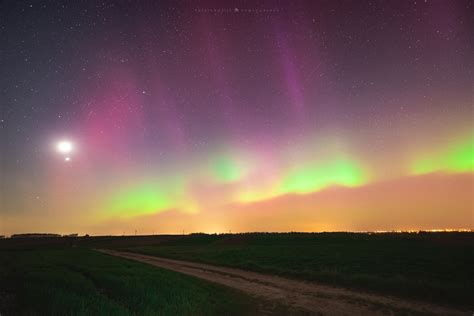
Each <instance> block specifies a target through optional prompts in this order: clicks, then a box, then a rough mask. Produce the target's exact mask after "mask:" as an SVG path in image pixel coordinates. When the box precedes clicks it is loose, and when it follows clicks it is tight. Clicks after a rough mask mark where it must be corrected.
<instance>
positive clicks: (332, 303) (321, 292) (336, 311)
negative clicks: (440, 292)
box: [96, 249, 472, 316]
mask: <svg viewBox="0 0 474 316" xmlns="http://www.w3.org/2000/svg"><path fill="white" fill-rule="evenodd" d="M96 250H97V251H99V252H102V253H105V254H109V255H113V256H117V257H122V258H126V259H130V260H135V261H140V262H144V263H147V264H150V265H153V266H156V267H160V268H164V269H168V270H172V271H176V272H180V273H183V274H187V275H191V276H194V277H197V278H200V279H203V280H206V281H210V282H214V283H218V284H222V285H225V286H228V287H231V288H234V289H237V290H240V291H243V292H245V293H247V294H250V295H252V296H254V297H260V298H263V299H265V300H269V301H275V302H277V303H278V304H282V305H286V306H288V307H289V308H291V309H293V310H294V311H295V313H296V311H305V312H307V313H309V314H315V315H396V314H404V315H407V314H408V315H409V314H420V313H422V314H431V315H453V316H454V315H472V312H469V311H461V310H456V309H452V308H447V307H442V306H437V305H434V304H429V303H424V302H416V301H409V300H404V299H400V298H396V297H392V296H384V295H377V294H371V293H363V292H357V291H353V290H348V289H343V288H337V287H332V286H327V285H321V284H317V283H314V282H305V281H299V280H291V279H286V278H282V277H278V276H274V275H266V274H261V273H256V272H250V271H245V270H240V269H235V268H227V267H220V266H214V265H210V264H203V263H196V262H189V261H181V260H173V259H167V258H161V257H153V256H147V255H142V254H136V253H130V252H124V251H116V250H108V249H107V250H106V249H96Z"/></svg>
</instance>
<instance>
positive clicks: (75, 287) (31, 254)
mask: <svg viewBox="0 0 474 316" xmlns="http://www.w3.org/2000/svg"><path fill="white" fill-rule="evenodd" d="M257 308H258V306H257V302H256V301H255V300H253V299H251V298H250V297H248V296H245V295H243V294H242V293H240V292H237V291H234V290H232V289H229V288H226V287H223V286H219V285H215V284H212V283H208V282H204V281H201V280H198V279H195V278H192V277H188V276H185V275H182V274H179V273H176V272H172V271H168V270H164V269H159V268H156V267H152V266H149V265H147V264H143V263H139V262H133V261H129V260H126V259H121V258H115V257H112V256H108V255H105V254H102V253H98V252H95V251H93V250H89V249H80V248H75V249H42V250H16V251H14V250H10V251H2V252H0V314H1V315H250V314H253V313H254V312H255V311H257Z"/></svg>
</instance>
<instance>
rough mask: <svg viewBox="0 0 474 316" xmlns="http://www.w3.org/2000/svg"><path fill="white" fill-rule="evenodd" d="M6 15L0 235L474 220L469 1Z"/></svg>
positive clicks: (382, 226)
mask: <svg viewBox="0 0 474 316" xmlns="http://www.w3.org/2000/svg"><path fill="white" fill-rule="evenodd" d="M0 12H1V13H0V15H1V19H0V21H1V22H0V23H1V30H0V32H1V34H2V50H1V52H0V54H1V59H2V63H3V64H4V66H3V71H2V74H3V75H2V78H1V83H2V84H1V87H2V95H1V97H0V98H1V99H0V103H1V108H2V109H1V121H0V132H1V135H2V136H1V139H0V141H1V143H0V144H1V146H0V150H1V166H0V168H1V172H2V175H1V191H2V198H1V199H2V201H1V204H0V207H1V214H0V216H1V217H0V234H12V233H20V232H33V231H35V232H36V231H45V232H46V231H48V232H57V233H70V232H78V233H81V234H82V233H90V234H123V233H128V234H131V233H133V232H134V231H135V230H137V231H138V232H139V233H143V234H148V233H181V232H182V231H183V230H184V231H186V232H228V231H229V230H231V231H233V232H238V231H323V230H326V231H331V230H399V229H402V230H403V229H443V228H473V226H474V221H473V211H474V197H473V196H474V194H473V193H474V174H473V167H474V127H473V126H474V124H473V118H474V112H473V110H474V108H473V105H474V104H473V90H472V87H473V77H472V76H473V73H472V70H473V59H472V51H473V50H472V44H473V38H474V34H473V33H474V32H473V30H474V27H473V21H472V17H471V16H470V12H472V3H471V2H470V1H371V2H369V1H367V2H355V1H354V2H351V1H299V2H293V3H292V2H289V1H268V2H260V3H259V4H255V3H254V2H249V1H231V2H219V1H216V2H208V1H203V2H201V1H196V2H178V3H172V2H160V3H158V1H156V2H155V1H149V2H148V1H143V2H142V1H140V2H136V3H134V2H125V1H105V2H100V3H99V2H96V1H86V2H75V1H57V2H56V1H55V2H48V1H31V2H28V1H6V2H4V3H3V4H1V5H0ZM64 140H68V141H70V142H71V144H72V145H73V146H74V147H73V150H68V152H67V153H68V155H67V157H65V156H64V155H63V154H61V153H59V154H58V150H56V147H57V144H58V142H61V141H64ZM72 145H71V146H72ZM68 148H69V147H68ZM69 151H70V155H69ZM66 158H69V159H66Z"/></svg>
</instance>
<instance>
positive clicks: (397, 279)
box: [0, 233, 474, 315]
mask: <svg viewBox="0 0 474 316" xmlns="http://www.w3.org/2000/svg"><path fill="white" fill-rule="evenodd" d="M87 248H108V249H120V250H126V251H132V252H135V253H143V254H148V255H153V256H160V257H167V258H175V259H180V260H189V261H196V262H205V263H211V264H215V265H220V266H228V267H236V268H240V269H244V270H249V271H256V272H263V273H267V274H272V275H280V276H285V277H289V278H294V279H302V280H310V281H318V282H319V283H320V284H330V285H336V286H341V287H346V288H350V289H356V290H363V291H368V292H374V293H380V294H390V295H394V296H399V297H403V298H408V299H410V300H416V301H425V302H435V303H437V304H440V305H445V306H453V307H456V308H460V309H462V310H466V311H469V310H472V309H473V307H474V306H473V303H472V302H473V301H474V297H473V293H474V291H473V272H472V267H473V266H474V234H473V233H420V234H350V233H322V234H300V233H290V234H224V235H204V234H194V235H186V236H176V235H175V236H169V235H168V236H166V235H159V236H137V237H135V236H134V237H87V238H86V237H82V238H51V239H44V238H43V239H35V240H33V239H31V240H26V239H25V240H13V239H5V240H0V260H1V261H0V313H2V314H6V315H8V314H14V315H17V314H28V313H29V312H36V314H57V315H59V314H62V315H65V314H73V315H81V314H84V315H85V314H113V315H121V314H122V315H128V314H139V315H144V314H152V315H159V314H161V315H219V314H220V315H223V314H225V315H229V314H239V315H244V314H255V311H256V310H258V306H259V305H261V302H256V301H255V299H252V298H250V297H248V296H245V295H243V294H241V293H239V292H236V291H232V290H230V289H227V288H225V287H220V286H217V285H214V284H211V283H207V282H205V281H201V280H197V279H194V278H191V277H187V276H183V275H180V274H177V273H174V272H171V271H167V270H162V269H158V268H155V267H151V266H147V265H144V264H141V263H136V262H130V261H127V260H125V259H121V258H114V257H111V256H107V255H104V254H99V253H95V252H93V251H91V250H89V249H87ZM270 311H271V312H276V313H280V314H284V313H285V312H284V309H283V308H280V307H274V308H272V309H270ZM9 312H10V313H9Z"/></svg>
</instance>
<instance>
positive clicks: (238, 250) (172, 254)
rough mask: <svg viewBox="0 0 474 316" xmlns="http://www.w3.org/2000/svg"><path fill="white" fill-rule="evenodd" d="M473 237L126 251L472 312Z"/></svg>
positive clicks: (288, 240) (317, 239)
mask: <svg viewBox="0 0 474 316" xmlns="http://www.w3.org/2000/svg"><path fill="white" fill-rule="evenodd" d="M473 241H474V239H473V234H472V233H468V234H456V233H453V234H381V235H368V234H345V233H332V234H331V233H328V234H297V233H294V234H244V235H191V236H185V237H183V238H181V239H177V240H171V241H168V242H163V243H162V244H161V245H157V246H145V247H133V248H129V250H131V251H134V252H139V253H144V254H149V255H155V256H163V257H169V258H176V259H183V260H191V261H198V262H206V263H212V264H218V265H224V266H230V267H237V268H242V269H247V270H253V271H258V272H265V273H271V274H277V275H283V276H289V277H294V278H301V279H306V280H315V281H321V282H325V283H329V284H335V285H341V286H345V287H350V288H357V289H364V290H368V291H374V292H379V293H388V294H393V295H397V296H402V297H407V298H413V299H418V300H420V299H421V300H427V301H435V302H437V303H439V304H446V305H456V306H462V307H471V308H472V307H473V304H472V302H474V297H473V293H474V291H473V290H474V289H473V270H472V267H474V255H473V254H474V252H473V249H474V243H473Z"/></svg>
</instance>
